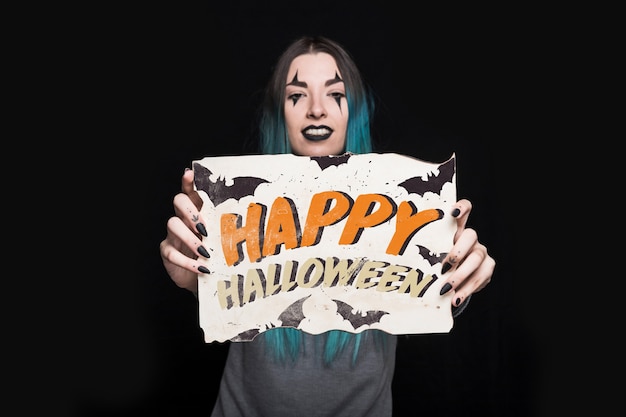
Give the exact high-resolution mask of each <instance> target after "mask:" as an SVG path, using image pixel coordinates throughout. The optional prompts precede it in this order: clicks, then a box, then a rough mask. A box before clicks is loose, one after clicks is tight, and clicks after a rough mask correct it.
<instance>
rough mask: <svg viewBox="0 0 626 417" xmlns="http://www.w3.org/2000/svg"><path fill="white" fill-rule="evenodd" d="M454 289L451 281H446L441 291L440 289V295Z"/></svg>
mask: <svg viewBox="0 0 626 417" xmlns="http://www.w3.org/2000/svg"><path fill="white" fill-rule="evenodd" d="M451 289H452V285H450V283H449V282H446V283H445V285H444V286H443V287H441V291H439V295H444V294H445V293H447V292H448V291H450V290H451Z"/></svg>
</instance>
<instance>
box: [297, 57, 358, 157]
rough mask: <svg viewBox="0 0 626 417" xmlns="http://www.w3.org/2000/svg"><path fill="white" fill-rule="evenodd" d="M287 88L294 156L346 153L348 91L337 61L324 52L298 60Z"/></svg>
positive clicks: (298, 58)
mask: <svg viewBox="0 0 626 417" xmlns="http://www.w3.org/2000/svg"><path fill="white" fill-rule="evenodd" d="M286 82H287V85H286V87H285V121H286V124H287V134H288V135H289V143H290V144H291V148H292V152H293V153H294V154H296V155H303V156H327V155H340V154H342V153H344V150H345V145H346V130H347V127H348V102H347V100H346V89H345V86H344V83H343V80H342V79H341V74H340V73H339V69H338V68H337V64H336V63H335V59H334V58H333V57H332V56H330V55H329V54H327V53H325V52H319V53H315V54H306V55H300V56H298V57H296V58H295V59H294V60H293V61H292V62H291V66H290V67H289V72H288V74H287V80H286Z"/></svg>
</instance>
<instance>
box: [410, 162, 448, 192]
mask: <svg viewBox="0 0 626 417" xmlns="http://www.w3.org/2000/svg"><path fill="white" fill-rule="evenodd" d="M454 161H455V159H454V158H450V160H448V161H447V162H444V163H443V164H441V165H439V175H434V174H433V173H432V172H431V173H428V174H427V179H426V181H424V180H423V179H422V178H421V177H413V178H409V179H408V180H405V181H403V182H401V183H400V184H398V185H399V186H400V187H404V189H405V190H407V191H408V192H409V193H414V194H419V195H421V196H422V197H423V196H424V194H426V192H427V191H430V192H432V193H435V194H439V193H440V192H441V189H442V188H443V186H444V184H446V183H448V182H452V177H453V176H454V171H455V166H454Z"/></svg>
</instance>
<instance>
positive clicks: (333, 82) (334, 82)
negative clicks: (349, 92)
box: [324, 71, 343, 87]
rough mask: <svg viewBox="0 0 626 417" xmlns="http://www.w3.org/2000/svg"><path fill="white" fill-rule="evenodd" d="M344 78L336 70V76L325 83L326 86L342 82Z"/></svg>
mask: <svg viewBox="0 0 626 417" xmlns="http://www.w3.org/2000/svg"><path fill="white" fill-rule="evenodd" d="M342 82H343V80H342V79H341V77H339V74H337V71H335V78H333V79H332V80H328V81H326V82H325V83H324V86H326V87H328V86H330V85H333V84H337V83H342Z"/></svg>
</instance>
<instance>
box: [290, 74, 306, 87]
mask: <svg viewBox="0 0 626 417" xmlns="http://www.w3.org/2000/svg"><path fill="white" fill-rule="evenodd" d="M287 85H295V86H296V87H303V88H306V87H307V83H305V82H303V81H298V71H296V74H295V75H294V76H293V79H292V80H291V82H290V83H287Z"/></svg>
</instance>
